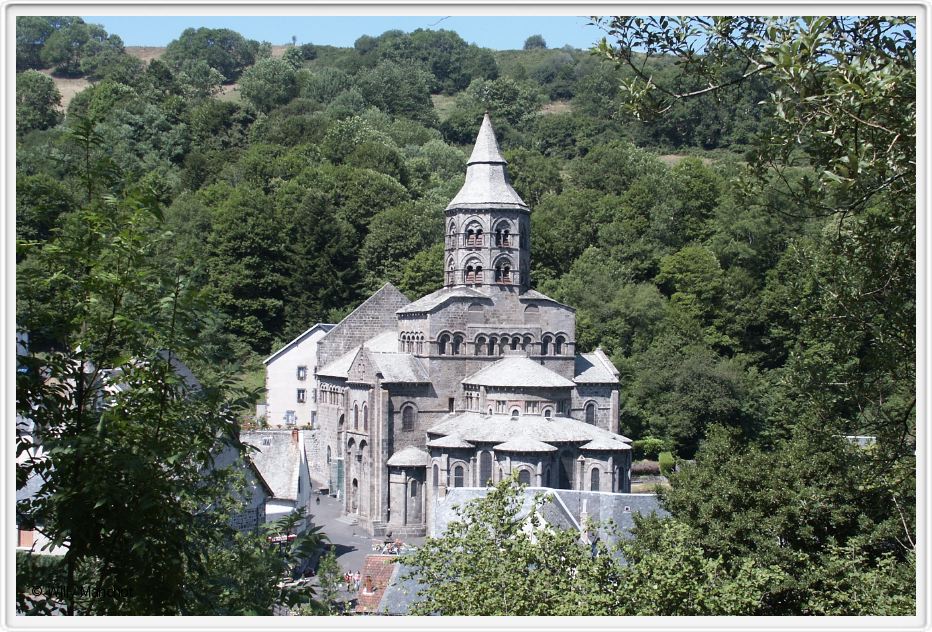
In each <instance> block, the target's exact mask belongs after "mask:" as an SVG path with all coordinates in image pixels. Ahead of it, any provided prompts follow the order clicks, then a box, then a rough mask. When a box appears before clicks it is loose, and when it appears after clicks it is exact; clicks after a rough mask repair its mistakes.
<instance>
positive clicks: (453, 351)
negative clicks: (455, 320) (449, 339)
mask: <svg viewBox="0 0 932 632" xmlns="http://www.w3.org/2000/svg"><path fill="white" fill-rule="evenodd" d="M463 342H464V341H463V337H462V336H461V335H459V334H457V335H455V336H453V344H451V345H450V355H460V353H461V352H462V349H463Z"/></svg>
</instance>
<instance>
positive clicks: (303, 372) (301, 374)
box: [298, 366, 307, 380]
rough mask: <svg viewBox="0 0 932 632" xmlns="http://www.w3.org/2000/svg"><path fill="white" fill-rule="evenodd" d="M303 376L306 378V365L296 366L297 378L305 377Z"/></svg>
mask: <svg viewBox="0 0 932 632" xmlns="http://www.w3.org/2000/svg"><path fill="white" fill-rule="evenodd" d="M305 378H307V367H306V366H299V367H298V379H299V380H303V379H305Z"/></svg>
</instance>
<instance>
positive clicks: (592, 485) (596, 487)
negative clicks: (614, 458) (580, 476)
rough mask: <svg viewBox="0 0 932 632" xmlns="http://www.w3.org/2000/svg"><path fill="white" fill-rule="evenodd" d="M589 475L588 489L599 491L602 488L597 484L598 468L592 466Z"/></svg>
mask: <svg viewBox="0 0 932 632" xmlns="http://www.w3.org/2000/svg"><path fill="white" fill-rule="evenodd" d="M589 477H590V480H589V491H593V492H598V491H601V490H602V488H601V487H600V484H599V468H597V467H594V468H592V473H591V474H590V475H589Z"/></svg>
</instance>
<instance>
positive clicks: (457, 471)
mask: <svg viewBox="0 0 932 632" xmlns="http://www.w3.org/2000/svg"><path fill="white" fill-rule="evenodd" d="M462 486H463V466H462V465H457V466H456V467H454V468H453V487H462Z"/></svg>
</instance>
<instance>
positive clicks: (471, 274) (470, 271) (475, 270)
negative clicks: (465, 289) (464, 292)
mask: <svg viewBox="0 0 932 632" xmlns="http://www.w3.org/2000/svg"><path fill="white" fill-rule="evenodd" d="M463 281H464V282H465V283H466V285H479V284H481V283H482V264H481V263H479V262H478V261H476V260H472V261H470V262H469V263H467V264H466V269H465V270H464V271H463Z"/></svg>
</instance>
